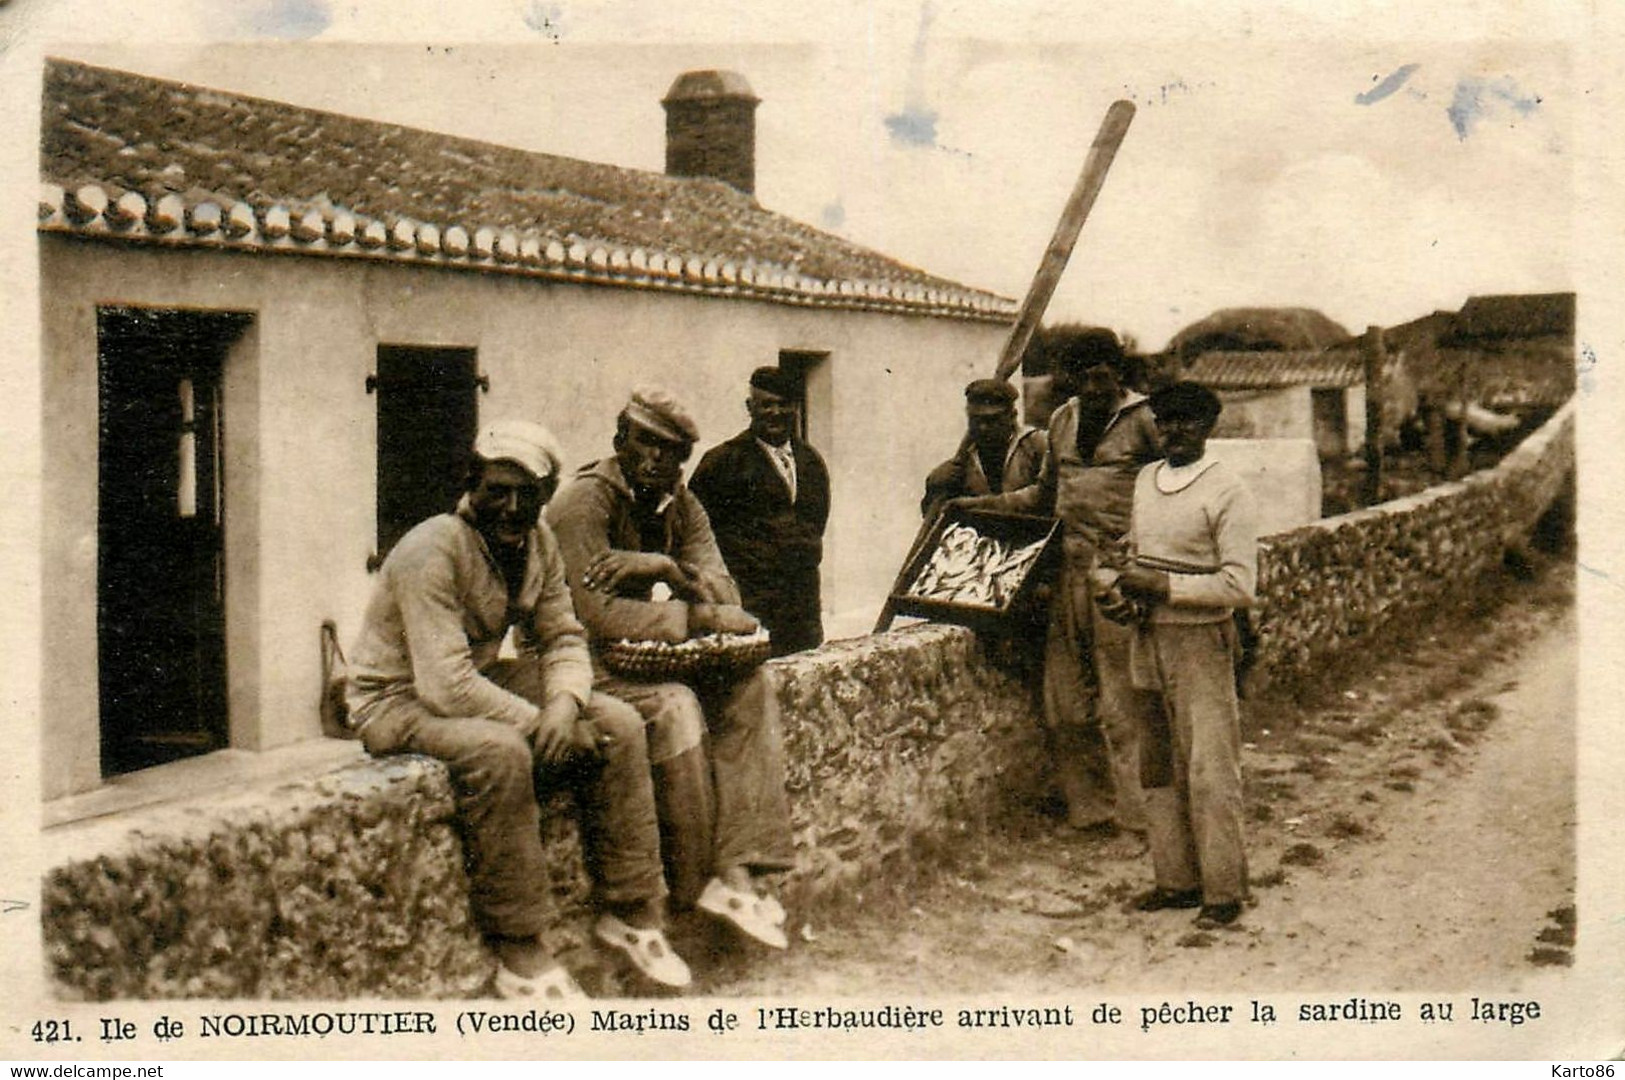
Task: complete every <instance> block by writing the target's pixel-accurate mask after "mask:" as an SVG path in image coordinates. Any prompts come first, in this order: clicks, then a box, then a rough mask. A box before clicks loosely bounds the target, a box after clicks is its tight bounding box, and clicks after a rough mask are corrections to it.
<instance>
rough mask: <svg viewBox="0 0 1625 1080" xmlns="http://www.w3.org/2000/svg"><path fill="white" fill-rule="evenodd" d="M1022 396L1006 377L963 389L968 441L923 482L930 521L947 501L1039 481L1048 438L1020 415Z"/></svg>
mask: <svg viewBox="0 0 1625 1080" xmlns="http://www.w3.org/2000/svg"><path fill="white" fill-rule="evenodd" d="M1019 397H1020V394H1018V393H1017V392H1016V388H1015V387H1013V386H1011V385H1010V383H1009V382H1008V381H1007V380H1005V379H977V380H975V381H973V382H972V383H971V384H970V385H968V386H966V387H965V438H964V439H963V440H962V441H961V442H960V444H959V451H958V453H956V454H954V456H953V457H951V458H949V459H948V460H947V461H944V462H943V463H942V464H940V465H938V466H937V467H936V468H934V469H932V470H931V472H930V473H929V474H928V475H927V476H926V478H925V497H924V498H922V499H921V500H920V514H921V515H922V516H923V517H924V518H925V519H926V520H927V521H930V520H932V519H933V518H935V517H936V516H937V512H938V511H939V510H941V509H942V504H943V503H945V502H947V501H948V500H949V499H958V498H962V497H965V496H971V495H1002V494H1003V493H1004V492H1006V491H1020V490H1021V489H1022V488H1024V487H1026V486H1027V485H1028V484H1030V483H1032V482H1033V481H1035V480H1037V479H1038V473H1039V470H1040V469H1042V468H1043V465H1044V452H1045V450H1046V449H1048V447H1049V437H1048V436H1047V435H1045V433H1044V432H1042V431H1040V430H1039V429H1038V428H1035V427H1032V426H1031V425H1028V424H1023V423H1021V421H1020V419H1019V418H1018V417H1017V416H1016V408H1017V399H1018V398H1019Z"/></svg>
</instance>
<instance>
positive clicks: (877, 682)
mask: <svg viewBox="0 0 1625 1080" xmlns="http://www.w3.org/2000/svg"><path fill="white" fill-rule="evenodd" d="M770 666H771V668H772V670H773V672H774V674H775V676H776V682H777V685H778V689H779V699H780V703H781V705H782V709H783V720H784V725H785V736H786V751H787V757H788V759H789V777H788V786H789V788H790V793H791V800H792V806H793V808H794V827H795V836H796V843H797V847H798V862H799V864H800V869H799V870H798V871H797V872H796V873H795V874H794V875H792V878H791V880H790V881H789V882H788V883H787V887H786V899H787V900H788V901H789V902H790V906H791V907H792V910H793V911H796V912H797V913H798V914H800V915H805V914H806V913H808V912H810V911H814V910H816V909H817V907H818V906H819V905H820V904H821V903H824V902H826V901H829V900H834V899H837V898H840V897H842V896H844V895H846V894H848V893H849V892H852V891H855V890H856V889H857V888H860V887H862V883H863V882H864V881H866V880H869V879H872V878H875V877H877V876H878V875H882V874H884V875H887V877H888V878H890V879H893V880H900V879H901V876H902V875H905V874H907V873H908V872H910V871H911V870H912V869H913V868H914V865H915V862H916V860H917V859H918V858H919V857H920V855H921V853H922V852H929V851H931V850H934V849H936V848H938V847H940V846H941V845H942V843H943V841H945V840H947V839H949V838H952V837H955V836H960V835H963V834H965V833H966V832H969V831H973V830H977V829H979V828H980V827H981V826H982V825H983V824H985V819H986V818H987V817H988V815H989V814H991V813H994V812H996V810H997V808H998V807H999V806H1000V805H1001V803H1002V801H1003V798H1004V796H1005V795H1007V794H1008V793H1011V792H1020V791H1025V790H1030V789H1031V788H1032V786H1033V777H1034V776H1035V775H1036V772H1037V770H1038V768H1039V752H1038V732H1037V729H1036V728H1035V726H1034V724H1033V715H1032V701H1031V697H1030V694H1029V691H1028V690H1027V689H1025V687H1024V685H1023V684H1022V683H1021V682H1020V681H1018V680H1016V679H1014V678H1012V677H1011V676H1010V675H1008V674H1006V673H1004V672H1003V670H1002V669H1001V668H1000V667H999V666H998V665H996V664H994V663H991V662H990V661H989V659H988V658H987V656H986V655H985V653H984V651H983V648H982V645H981V644H980V643H979V642H978V640H977V639H976V637H975V636H974V635H973V634H971V633H970V632H969V631H967V630H962V629H960V628H957V627H949V626H937V625H922V626H916V627H911V628H908V629H905V630H900V631H898V632H897V633H893V634H886V635H883V636H880V637H874V638H867V639H860V640H857V641H851V642H839V643H836V644H833V645H830V646H828V647H826V648H824V649H821V650H819V651H817V652H814V653H808V654H803V655H800V656H796V657H789V658H785V659H782V660H775V661H773V662H772V663H771V665H770ZM568 809H569V808H568V806H567V805H565V804H564V801H563V797H561V799H560V803H559V805H556V806H554V807H553V808H552V811H553V812H551V813H548V814H546V815H544V820H545V826H544V828H545V831H546V838H545V839H546V850H547V854H548V865H549V867H550V870H551V871H552V878H551V880H550V881H549V882H548V883H547V885H548V887H549V888H550V889H551V890H552V892H553V893H554V895H555V897H556V899H557V901H558V903H557V904H556V911H557V918H556V920H555V922H554V924H553V925H552V927H550V929H549V931H548V933H547V938H548V944H549V946H550V947H551V948H552V949H553V950H554V951H555V952H556V953H558V954H560V955H561V956H562V957H563V958H565V959H566V961H567V962H569V963H571V966H572V967H573V968H576V969H577V970H579V969H580V967H581V966H583V965H587V966H590V965H592V964H593V963H594V962H595V961H594V960H593V959H592V957H591V949H590V946H588V945H587V931H588V926H589V923H588V916H587V914H586V912H585V910H584V908H583V907H582V905H581V901H582V899H583V898H584V897H585V895H586V880H585V876H584V874H583V872H582V868H581V861H580V855H579V848H578V845H577V838H576V833H575V827H574V823H573V817H572V815H571V814H570V813H569V812H568ZM46 846H47V848H48V849H50V850H56V851H58V852H61V853H62V854H60V855H59V856H58V857H59V859H61V862H60V863H59V865H57V866H56V867H55V868H54V869H52V870H51V871H50V872H49V873H47V875H46V877H45V881H44V885H43V892H44V895H43V905H42V911H43V915H42V922H43V930H44V939H45V942H44V943H45V955H46V962H47V965H48V968H49V970H50V974H51V977H52V979H53V980H54V982H55V984H56V985H57V986H58V988H59V990H60V992H61V994H62V995H63V996H64V997H70V998H92V999H99V1000H106V999H113V998H172V997H210V998H227V997H243V998H330V999H331V998H347V997H355V996H378V997H386V998H389V997H398V998H419V997H430V998H432V997H466V996H469V995H471V994H475V993H478V992H480V990H481V988H482V986H483V985H484V983H485V982H486V980H487V979H488V977H489V975H490V972H491V960H490V959H489V957H488V954H487V953H486V951H485V950H484V948H483V947H482V945H481V943H480V940H479V936H478V934H477V932H476V931H475V929H474V927H473V925H472V922H471V919H470V914H469V909H468V899H467V880H466V877H465V875H464V871H463V867H462V858H461V853H462V847H461V843H460V841H459V839H458V836H457V833H456V830H455V826H454V815H453V804H452V798H451V790H450V786H449V784H448V782H447V779H446V773H445V770H444V768H443V767H442V766H441V765H440V764H439V763H437V762H434V761H431V760H429V759H426V758H418V757H399V758H391V759H385V760H379V761H372V760H366V761H362V762H359V763H357V764H353V765H348V766H345V767H342V768H339V769H337V770H335V771H332V772H330V773H328V774H326V775H322V776H319V777H314V778H312V779H309V780H304V781H300V782H296V783H292V784H283V785H281V786H278V787H274V788H269V789H264V790H258V791H243V792H238V793H233V794H231V795H213V796H199V797H195V798H191V799H186V800H181V801H178V802H174V803H169V804H165V805H164V806H162V807H159V808H154V809H146V810H140V811H134V812H131V813H128V814H126V815H121V816H120V817H119V818H117V819H103V820H100V821H93V822H86V823H80V824H76V825H69V826H63V827H61V828H60V829H57V830H52V832H51V833H48V834H47V838H46Z"/></svg>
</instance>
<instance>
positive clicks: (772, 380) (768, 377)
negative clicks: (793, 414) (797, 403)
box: [750, 367, 797, 398]
mask: <svg viewBox="0 0 1625 1080" xmlns="http://www.w3.org/2000/svg"><path fill="white" fill-rule="evenodd" d="M750 384H751V385H752V386H754V387H755V388H756V389H758V390H765V391H767V392H768V393H769V394H772V395H773V396H774V397H780V398H794V397H796V396H797V395H796V384H797V379H796V377H795V376H794V375H792V374H790V372H788V371H785V370H784V369H783V368H781V367H759V368H757V369H756V370H755V371H753V372H751V373H750Z"/></svg>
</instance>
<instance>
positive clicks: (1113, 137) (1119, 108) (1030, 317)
mask: <svg viewBox="0 0 1625 1080" xmlns="http://www.w3.org/2000/svg"><path fill="white" fill-rule="evenodd" d="M1133 119H1134V103H1133V102H1132V101H1114V102H1112V104H1111V107H1110V108H1108V109H1107V110H1106V118H1105V119H1104V120H1102V121H1101V122H1100V131H1099V132H1098V133H1097V134H1096V135H1095V141H1094V142H1093V143H1091V144H1089V154H1088V156H1087V157H1085V158H1084V159H1083V171H1082V172H1080V173H1079V174H1078V182H1077V183H1076V184H1074V185H1073V186H1072V194H1071V195H1070V196H1069V197H1068V198H1067V200H1066V206H1065V207H1064V208H1063V209H1062V210H1061V218H1060V220H1059V221H1057V222H1056V223H1055V233H1054V235H1053V236H1051V237H1050V241H1049V246H1048V247H1047V248H1045V249H1044V257H1043V258H1042V259H1041V260H1039V263H1038V271H1037V272H1036V273H1035V274H1033V281H1032V284H1031V285H1029V286H1028V287H1027V297H1026V299H1024V300H1023V301H1022V302H1021V310H1020V311H1018V312H1017V314H1016V322H1015V325H1014V326H1012V327H1011V328H1010V336H1009V337H1008V338H1006V339H1005V342H1004V351H1003V352H1002V353H1000V354H999V363H998V367H997V368H995V369H994V372H993V374H994V377H995V378H999V379H1008V378H1009V377H1010V376H1011V375H1012V374H1013V373H1014V372H1015V370H1016V368H1017V366H1019V365H1020V363H1021V356H1022V354H1023V353H1025V352H1026V351H1027V346H1028V344H1030V343H1031V342H1032V339H1033V333H1034V332H1035V331H1036V330H1037V329H1038V323H1039V320H1041V319H1042V318H1043V317H1044V311H1045V309H1046V308H1048V307H1049V301H1050V297H1051V296H1053V295H1055V286H1056V285H1057V284H1058V283H1059V282H1060V280H1061V273H1062V271H1064V270H1065V269H1066V264H1067V260H1068V259H1070V258H1071V257H1072V249H1073V248H1074V247H1075V246H1077V243H1078V233H1080V232H1082V231H1083V223H1084V222H1085V221H1086V220H1088V217H1089V211H1090V209H1091V208H1093V207H1094V205H1095V197H1096V196H1097V195H1099V194H1100V188H1101V185H1102V184H1104V183H1105V182H1106V173H1107V172H1108V171H1109V170H1110V169H1111V167H1112V159H1113V158H1115V157H1116V156H1117V148H1118V147H1119V146H1121V145H1122V144H1123V136H1124V135H1126V134H1128V125H1129V122H1130V121H1131V120H1133ZM934 524H935V522H934V521H925V522H921V524H920V531H919V532H917V533H915V534H914V543H912V544H910V545H909V549H908V555H907V557H906V558H904V559H903V568H902V569H901V570H899V571H898V573H897V580H896V582H895V583H893V585H892V589H891V592H889V593H888V594H886V602H885V603H884V604H883V605H881V608H880V618H879V619H877V620H876V621H875V630H874V632H875V633H877V634H884V633H885V632H886V631H887V630H889V629H891V624H892V620H893V619H894V618H896V617H897V602H896V601H895V600H894V599H893V597H895V596H896V595H897V593H898V592H899V591H900V590H901V589H902V588H903V586H904V585H906V584H908V582H907V581H905V580H904V578H905V577H906V576H907V574H908V568H909V566H910V564H912V563H913V562H914V557H915V556H916V555H917V554H919V550H920V545H921V544H923V543H925V539H926V537H927V536H929V535H930V533H931V526H932V525H934Z"/></svg>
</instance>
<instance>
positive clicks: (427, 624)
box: [347, 421, 690, 999]
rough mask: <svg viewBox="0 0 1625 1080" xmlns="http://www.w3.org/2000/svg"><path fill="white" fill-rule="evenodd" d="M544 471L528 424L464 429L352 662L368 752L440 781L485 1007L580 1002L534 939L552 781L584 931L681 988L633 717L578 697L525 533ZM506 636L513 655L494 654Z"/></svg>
mask: <svg viewBox="0 0 1625 1080" xmlns="http://www.w3.org/2000/svg"><path fill="white" fill-rule="evenodd" d="M559 468H560V457H559V452H558V448H557V444H556V442H555V441H554V439H553V437H552V435H550V434H549V433H548V431H547V429H545V428H543V427H540V426H539V425H537V424H532V423H528V422H525V421H505V422H501V423H497V424H493V425H490V426H488V427H487V428H485V429H484V430H483V431H481V432H480V434H479V437H478V439H477V440H476V441H475V443H474V454H473V460H472V461H471V463H470V466H469V472H468V481H467V491H466V493H465V494H464V495H463V498H462V500H461V502H459V503H458V506H457V509H456V511H455V512H453V513H449V514H441V515H438V516H436V517H432V518H430V519H428V520H427V521H424V522H422V523H420V524H419V525H417V526H416V527H414V528H413V529H412V530H411V531H410V532H408V533H407V534H406V535H405V536H403V537H402V538H401V540H400V542H399V543H397V544H396V545H395V547H394V549H393V550H392V551H391V552H390V553H389V557H388V558H386V559H385V560H384V564H383V567H382V568H381V569H380V571H379V574H378V582H377V584H376V585H375V587H374V589H373V594H372V599H371V600H370V601H369V603H368V604H367V611H366V616H365V621H364V623H363V626H362V628H361V634H360V637H359V639H358V640H357V642H356V645H355V651H354V653H353V662H352V664H351V667H350V682H349V687H348V693H347V700H348V702H349V706H350V715H351V717H352V720H353V722H354V723H355V724H356V726H357V727H358V728H359V730H360V734H361V740H362V742H363V744H364V745H365V746H366V748H367V751H368V752H369V753H372V754H375V755H382V754H395V753H417V754H426V755H428V756H430V757H434V758H438V759H440V760H441V761H443V762H445V763H446V766H447V768H448V769H449V770H450V773H451V782H452V788H453V790H454V791H455V793H456V798H457V809H458V814H459V817H460V820H461V825H462V831H463V843H464V859H465V862H466V865H467V867H468V874H469V884H470V899H471V902H472V905H473V909H474V916H475V919H476V922H477V923H478V925H479V927H480V929H481V930H482V932H484V934H485V935H486V937H487V940H488V941H490V942H491V944H492V946H493V948H494V950H495V952H496V954H497V959H498V961H499V966H498V968H497V977H496V989H497V992H498V993H499V994H501V995H502V996H504V997H553V998H564V999H568V998H573V997H581V996H583V995H582V993H581V990H580V989H579V987H577V986H576V984H575V981H574V980H573V979H572V978H571V976H570V974H569V972H567V971H566V970H565V969H564V968H563V966H561V965H559V964H556V963H554V961H553V959H552V957H551V955H550V954H549V953H548V951H547V949H546V948H545V947H544V946H543V944H542V942H541V940H540V935H541V933H542V931H543V929H544V927H546V925H547V924H548V923H549V922H550V921H551V905H550V901H549V896H548V894H549V889H548V873H547V868H546V866H545V864H544V862H543V853H542V844H541V836H540V831H539V821H540V811H539V802H538V800H539V799H540V798H545V796H546V793H547V791H548V790H549V789H550V788H551V787H552V786H553V785H556V784H565V785H569V786H571V787H573V788H574V790H575V792H576V801H577V803H578V805H579V807H580V811H581V838H582V849H583V856H584V860H585V863H586V866H587V870H588V874H589V876H590V877H591V878H592V882H593V891H594V900H595V901H596V903H597V905H598V906H599V908H600V910H601V915H600V917H599V920H598V924H597V927H596V933H597V936H598V937H599V938H600V939H601V940H604V941H606V942H607V943H609V944H611V945H614V946H615V947H617V948H619V949H621V950H622V951H624V952H625V953H626V954H627V956H628V957H629V958H630V959H631V960H632V961H633V963H634V964H635V965H636V966H637V968H638V969H639V970H640V971H642V972H643V973H644V974H645V975H647V976H648V977H650V978H652V979H654V980H655V981H657V982H661V983H664V984H666V985H670V986H685V985H687V984H688V983H689V981H690V976H689V971H688V966H687V965H686V964H684V963H683V961H682V959H681V958H680V957H678V956H677V955H676V954H675V953H674V952H672V950H671V946H670V945H669V943H668V942H667V941H666V938H665V933H664V927H663V924H664V910H665V903H664V902H665V896H666V885H665V880H664V876H663V873H662V867H661V862H660V836H659V830H658V825H657V822H656V818H655V804H654V791H653V788H652V785H651V783H650V776H649V759H648V750H647V745H646V743H645V739H644V725H643V721H642V718H641V717H639V715H638V714H637V712H636V711H635V710H634V709H632V708H631V707H630V706H628V705H626V704H624V703H623V702H619V701H616V700H615V699H614V698H612V697H610V696H609V695H607V694H600V693H597V692H595V691H594V690H593V689H592V667H591V662H590V660H589V658H588V655H587V643H586V639H585V637H584V636H583V633H582V629H581V624H580V623H579V622H577V621H576V617H575V613H574V611H573V610H572V608H571V605H570V593H569V590H568V588H567V587H566V585H565V582H564V563H563V561H562V560H561V559H560V558H559V549H558V542H557V541H556V540H555V539H554V538H553V534H552V533H551V532H550V531H549V530H548V529H547V527H546V526H545V525H543V524H541V523H540V522H539V521H538V515H539V514H540V513H541V509H542V507H543V506H544V505H545V504H546V503H547V501H548V499H549V498H550V497H551V496H552V494H553V492H554V491H555V490H556V489H557V487H558V481H559ZM510 627H512V628H514V630H515V635H514V636H515V642H516V648H517V652H518V658H517V659H513V660H505V659H500V658H499V657H498V652H499V650H500V648H501V645H502V640H503V638H504V637H505V636H506V634H507V633H508V630H509V628H510Z"/></svg>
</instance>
